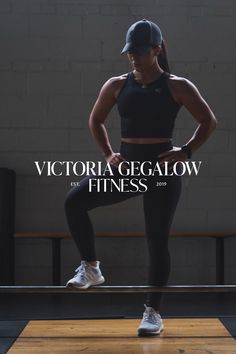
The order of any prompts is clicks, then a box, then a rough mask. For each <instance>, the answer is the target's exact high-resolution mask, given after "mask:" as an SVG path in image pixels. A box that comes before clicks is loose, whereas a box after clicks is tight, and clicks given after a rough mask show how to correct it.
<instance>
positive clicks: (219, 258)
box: [15, 232, 236, 285]
mask: <svg viewBox="0 0 236 354" xmlns="http://www.w3.org/2000/svg"><path fill="white" fill-rule="evenodd" d="M170 236H171V237H196V238H209V237H210V238H214V239H215V241H216V284H218V285H223V284H224V253H225V252H224V239H225V238H228V237H235V236H236V233H235V232H173V233H171V234H170ZM96 237H115V238H116V237H144V233H143V232H98V233H96ZM26 238H27V239H29V238H31V239H49V240H51V244H52V281H53V285H60V283H61V241H62V240H64V239H70V238H71V236H70V235H69V234H68V233H65V232H17V233H15V239H26Z"/></svg>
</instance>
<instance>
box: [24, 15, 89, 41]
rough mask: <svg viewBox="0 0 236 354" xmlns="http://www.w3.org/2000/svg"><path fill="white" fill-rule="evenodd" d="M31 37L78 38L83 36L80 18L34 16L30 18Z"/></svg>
mask: <svg viewBox="0 0 236 354" xmlns="http://www.w3.org/2000/svg"><path fill="white" fill-rule="evenodd" d="M30 34H31V36H33V37H34V36H47V37H48V36H49V37H55V36H57V37H58V36H60V37H69V38H70V40H71V38H72V37H73V38H77V37H81V34H82V18H81V17H80V16H59V15H58V16H53V15H32V16H31V17H30Z"/></svg>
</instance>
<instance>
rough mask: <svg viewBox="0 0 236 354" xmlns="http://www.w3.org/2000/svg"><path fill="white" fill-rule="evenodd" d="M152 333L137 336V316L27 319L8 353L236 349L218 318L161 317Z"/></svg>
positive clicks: (166, 353)
mask: <svg viewBox="0 0 236 354" xmlns="http://www.w3.org/2000/svg"><path fill="white" fill-rule="evenodd" d="M163 322H164V326H165V329H164V331H163V332H161V334H160V335H158V336H154V337H137V327H138V325H139V323H140V320H139V319H112V320H108V319H99V320H50V321H45V320H43V321H30V322H29V323H28V325H27V326H26V327H25V329H24V330H23V332H22V333H21V335H20V337H19V338H18V339H17V340H16V342H15V343H14V344H13V346H12V347H11V349H10V350H9V351H8V353H9V354H20V353H22V354H23V353H24V354H29V353H31V354H39V353H40V354H46V353H63V354H72V353H100V354H104V353H109V354H114V353H116V354H124V353H128V354H140V353H144V354H152V353H160V354H172V353H178V354H180V353H185V354H203V353H204V354H209V353H211V354H213V353H217V354H220V353H225V354H232V353H236V341H235V339H234V338H232V337H231V335H230V333H229V332H228V331H227V329H226V328H225V327H224V326H223V324H222V323H221V321H220V320H218V319H217V318H200V319H199V318H187V319H184V318H181V319H164V320H163Z"/></svg>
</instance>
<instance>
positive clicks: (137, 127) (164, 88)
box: [117, 71, 181, 138]
mask: <svg viewBox="0 0 236 354" xmlns="http://www.w3.org/2000/svg"><path fill="white" fill-rule="evenodd" d="M169 75H170V74H169V73H167V72H165V71H164V72H163V73H162V74H161V75H160V76H159V78H158V79H157V80H155V81H153V82H151V83H149V84H147V85H145V86H144V85H142V84H141V83H138V82H137V81H136V80H135V78H134V74H133V72H129V73H128V75H127V78H126V80H125V83H124V84H123V86H122V88H121V91H120V92H119V95H118V97H117V108H118V111H119V114H120V116H121V136H122V137H123V138H172V134H173V130H174V125H175V119H176V117H177V113H178V111H179V109H180V107H181V105H179V104H178V103H177V102H176V101H175V100H174V99H173V97H172V95H171V93H170V91H169V88H168V85H167V79H168V76H169Z"/></svg>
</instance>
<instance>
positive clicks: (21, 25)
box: [0, 1, 28, 41]
mask: <svg viewBox="0 0 236 354" xmlns="http://www.w3.org/2000/svg"><path fill="white" fill-rule="evenodd" d="M1 3H2V2H1ZM8 4H9V1H8ZM0 30H1V33H2V34H3V33H4V36H5V35H6V36H7V38H8V40H9V38H11V41H12V40H14V41H17V38H19V37H27V36H28V21H27V14H23V13H22V14H14V13H6V14H4V13H3V14H2V15H1V24H0Z"/></svg>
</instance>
